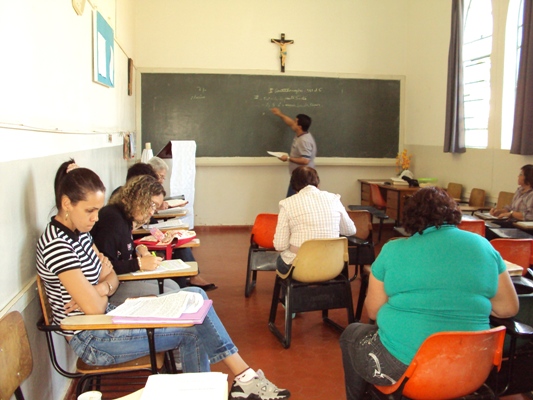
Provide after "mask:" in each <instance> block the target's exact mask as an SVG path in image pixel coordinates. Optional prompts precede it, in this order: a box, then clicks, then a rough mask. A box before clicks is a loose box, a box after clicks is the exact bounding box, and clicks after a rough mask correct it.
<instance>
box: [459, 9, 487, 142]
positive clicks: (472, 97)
mask: <svg viewBox="0 0 533 400" xmlns="http://www.w3.org/2000/svg"><path fill="white" fill-rule="evenodd" d="M464 7H465V8H464V30H463V32H464V33H463V71H464V75H463V83H464V113H465V145H466V147H471V148H487V146H488V122H489V112H490V67H491V61H490V56H491V52H492V4H491V2H490V1H487V0H465V2H464Z"/></svg>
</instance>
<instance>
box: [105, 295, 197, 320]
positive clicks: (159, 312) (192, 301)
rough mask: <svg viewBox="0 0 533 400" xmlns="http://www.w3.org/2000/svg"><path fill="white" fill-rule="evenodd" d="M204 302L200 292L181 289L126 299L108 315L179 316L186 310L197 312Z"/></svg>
mask: <svg viewBox="0 0 533 400" xmlns="http://www.w3.org/2000/svg"><path fill="white" fill-rule="evenodd" d="M203 303H204V299H203V298H202V295H201V294H200V293H192V292H183V291H181V292H177V293H171V294H168V295H163V296H157V297H155V296H154V297H137V298H132V299H126V301H125V302H124V303H122V304H121V305H120V306H118V307H117V308H115V309H114V310H112V311H110V312H109V313H107V315H111V316H121V317H166V318H178V317H180V316H181V314H183V313H184V312H187V313H195V312H197V311H198V310H199V309H200V307H201V306H202V304H203Z"/></svg>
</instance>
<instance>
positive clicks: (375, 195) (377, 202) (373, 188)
mask: <svg viewBox="0 0 533 400" xmlns="http://www.w3.org/2000/svg"><path fill="white" fill-rule="evenodd" d="M370 198H371V199H372V203H373V204H374V207H376V208H377V209H378V210H385V209H386V208H387V202H386V201H385V199H384V198H383V196H382V194H381V191H380V190H379V186H378V185H376V184H375V183H371V184H370Z"/></svg>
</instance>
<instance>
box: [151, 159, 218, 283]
mask: <svg viewBox="0 0 533 400" xmlns="http://www.w3.org/2000/svg"><path fill="white" fill-rule="evenodd" d="M148 164H150V165H151V167H152V168H153V169H154V171H155V173H156V175H157V180H158V181H159V183H160V184H161V185H163V184H164V183H165V179H166V177H167V173H168V165H167V163H166V162H164V161H163V159H161V158H159V157H152V158H150V159H149V160H148ZM166 209H168V203H167V202H166V201H164V200H163V202H162V203H161V205H160V206H159V208H158V210H166ZM173 258H181V259H182V260H183V261H195V260H194V256H193V255H192V250H191V249H190V248H184V249H174V251H173ZM188 283H189V285H191V286H197V287H199V288H202V289H204V290H205V291H206V292H207V291H210V290H215V289H217V288H218V286H217V285H215V284H214V283H209V282H207V281H206V280H205V279H204V278H202V277H201V276H200V270H198V275H196V276H193V277H192V278H190V280H189V282H188ZM180 284H181V281H180Z"/></svg>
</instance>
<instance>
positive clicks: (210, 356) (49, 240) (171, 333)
mask: <svg viewBox="0 0 533 400" xmlns="http://www.w3.org/2000/svg"><path fill="white" fill-rule="evenodd" d="M69 163H70V162H67V163H63V164H62V165H61V166H60V167H59V169H58V171H57V174H56V180H55V182H56V185H55V186H54V188H55V192H56V193H55V196H56V200H55V203H56V207H57V214H56V215H55V216H54V217H52V220H51V221H50V223H49V224H48V225H47V226H46V228H45V231H44V233H43V234H42V235H41V237H40V239H39V241H38V243H37V257H36V258H37V272H38V274H39V276H40V277H41V278H42V280H43V283H44V286H45V290H46V293H47V295H48V298H49V299H50V305H51V307H52V312H53V319H54V323H56V324H58V325H59V324H60V323H61V321H62V320H63V319H64V318H65V317H67V316H75V315H83V314H87V315H96V314H104V313H106V312H108V311H110V310H111V309H112V308H113V306H110V305H109V303H108V300H109V297H110V296H113V295H114V294H115V293H116V292H115V291H116V290H117V287H118V279H117V276H116V274H115V271H114V270H113V268H111V267H110V266H109V265H107V264H105V263H104V264H102V262H101V258H102V257H101V255H100V253H99V251H98V249H97V247H96V246H95V245H94V243H93V241H92V237H91V234H90V233H89V231H90V230H91V228H92V227H93V226H94V224H95V223H96V221H98V213H99V211H100V210H101V209H102V206H103V205H104V198H105V187H104V184H103V183H102V181H101V180H100V178H99V177H98V175H96V174H95V173H94V172H93V171H91V170H89V169H87V168H76V169H73V170H71V171H70V172H68V173H67V168H68V165H69ZM134 179H140V180H143V179H144V180H149V181H152V182H153V183H155V184H157V185H158V186H161V185H160V184H159V183H158V182H157V181H155V179H154V178H151V177H149V176H143V177H139V178H134ZM126 186H128V184H126ZM148 206H149V207H150V208H151V207H152V204H151V203H149V204H148ZM141 214H142V215H147V213H146V212H145V210H142V212H141V210H138V214H136V215H137V216H138V217H140V216H141ZM148 214H149V213H148ZM184 290H188V291H191V292H195V293H200V294H201V295H202V297H203V298H204V299H207V295H206V294H205V292H204V291H203V290H201V289H199V288H187V289H184ZM61 335H63V336H64V337H65V339H66V340H67V341H68V343H69V345H70V347H71V348H72V350H73V351H74V353H76V355H77V356H78V357H80V358H81V359H82V360H83V361H84V362H86V363H87V364H90V365H112V364H117V363H122V362H127V361H130V360H133V359H136V358H139V357H142V356H145V355H148V354H150V350H149V345H148V338H147V332H146V329H117V330H82V331H62V333H61ZM154 337H155V343H156V346H157V350H158V351H168V350H175V349H179V352H180V358H181V362H182V367H183V372H208V371H210V364H214V363H217V362H219V361H222V362H223V363H224V364H225V365H226V366H227V367H228V368H229V369H230V370H231V373H233V374H235V376H236V377H235V380H234V382H233V385H232V387H231V391H230V398H240V399H245V398H248V399H252V398H253V399H262V400H263V399H264V400H266V399H287V398H289V397H290V392H289V391H288V390H285V389H278V388H277V387H276V386H275V385H274V384H272V383H271V382H270V381H268V379H266V378H265V376H264V374H263V372H262V371H261V370H257V372H256V371H255V370H253V369H252V368H250V367H249V366H248V364H247V363H246V362H245V361H244V360H243V359H242V357H241V356H240V354H239V352H238V349H237V347H236V346H235V344H234V343H233V342H232V340H231V338H230V336H229V334H228V333H227V331H226V329H225V327H224V325H223V324H222V322H221V321H220V319H219V318H218V316H217V314H216V312H215V310H214V308H213V307H211V308H210V310H209V311H208V313H207V316H206V318H205V320H204V322H203V323H202V324H198V325H194V326H191V327H186V328H179V327H173V328H162V329H155V331H154Z"/></svg>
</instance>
